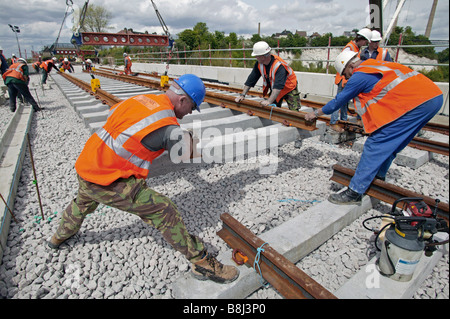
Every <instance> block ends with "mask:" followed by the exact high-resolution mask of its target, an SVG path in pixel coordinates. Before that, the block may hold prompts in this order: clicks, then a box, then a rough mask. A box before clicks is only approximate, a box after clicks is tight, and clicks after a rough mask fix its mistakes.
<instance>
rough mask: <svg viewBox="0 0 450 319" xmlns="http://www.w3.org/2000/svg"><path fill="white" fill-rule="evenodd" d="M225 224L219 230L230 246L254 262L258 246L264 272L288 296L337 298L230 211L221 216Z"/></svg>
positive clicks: (291, 297) (249, 261)
mask: <svg viewBox="0 0 450 319" xmlns="http://www.w3.org/2000/svg"><path fill="white" fill-rule="evenodd" d="M220 219H221V220H222V221H223V228H222V229H221V230H219V231H218V232H217V234H218V236H219V237H220V238H222V239H223V240H224V241H225V242H226V243H227V244H228V245H229V246H230V247H231V248H233V249H239V250H240V251H241V252H243V253H244V254H245V255H246V256H247V257H248V261H247V262H246V264H247V265H249V266H253V263H254V261H255V258H256V254H257V250H258V248H261V246H262V249H263V250H264V251H261V252H260V255H259V267H260V268H259V269H260V270H261V275H262V276H263V277H264V278H265V279H266V280H267V281H268V282H269V283H270V284H271V285H272V286H273V287H274V288H275V289H276V290H277V291H278V292H279V293H280V294H281V295H282V296H283V297H285V298H286V299H337V298H336V296H334V295H333V294H332V293H331V292H329V291H328V290H327V289H325V288H324V287H323V286H321V285H320V284H319V283H317V282H316V281H315V280H314V279H312V278H311V277H309V276H308V275H307V274H306V273H305V272H303V271H302V270H301V269H300V268H298V267H297V266H295V265H294V264H293V263H292V262H290V261H289V260H287V259H286V258H285V257H284V256H283V255H281V254H279V253H278V252H277V251H275V250H274V249H273V248H272V247H271V246H270V245H269V244H267V243H265V242H264V241H263V240H261V239H260V238H258V237H257V236H255V235H254V234H253V233H252V232H251V231H250V230H248V229H247V228H246V227H245V226H243V225H242V224H241V223H239V222H238V221H237V220H236V219H235V218H233V217H232V216H231V215H230V214H227V213H224V214H222V215H221V216H220Z"/></svg>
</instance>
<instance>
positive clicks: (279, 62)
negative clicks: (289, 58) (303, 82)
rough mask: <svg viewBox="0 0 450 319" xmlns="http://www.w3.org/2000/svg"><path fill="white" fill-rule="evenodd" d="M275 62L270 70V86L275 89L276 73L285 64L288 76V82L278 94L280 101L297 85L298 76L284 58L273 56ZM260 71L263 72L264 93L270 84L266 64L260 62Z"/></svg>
mask: <svg viewBox="0 0 450 319" xmlns="http://www.w3.org/2000/svg"><path fill="white" fill-rule="evenodd" d="M273 57H274V59H275V60H274V62H273V63H272V66H271V67H270V70H269V80H270V87H271V88H272V89H273V86H274V84H275V74H276V73H277V70H278V68H279V67H280V66H283V67H284V68H285V69H286V71H287V77H286V84H285V86H284V88H283V89H282V90H281V92H280V93H279V94H278V96H277V99H276V101H277V102H279V101H280V99H281V98H282V97H283V96H284V95H285V94H286V93H288V92H290V91H292V90H293V89H295V88H296V87H297V76H296V75H295V73H294V70H293V69H292V68H291V67H290V66H289V64H287V63H286V62H285V61H284V60H283V59H281V58H280V57H278V56H273ZM258 68H259V72H261V75H262V78H263V91H264V93H265V92H267V90H268V84H267V80H266V68H265V67H264V64H262V63H259V64H258Z"/></svg>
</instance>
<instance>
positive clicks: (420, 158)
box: [352, 136, 432, 169]
mask: <svg viewBox="0 0 450 319" xmlns="http://www.w3.org/2000/svg"><path fill="white" fill-rule="evenodd" d="M366 139H367V137H366V136H363V137H360V138H358V139H356V140H355V142H354V143H353V147H352V149H353V150H354V151H355V152H360V153H362V151H363V149H364V143H365V142H366ZM431 154H432V153H431V152H428V151H422V150H419V149H415V148H412V147H409V146H407V147H405V148H404V149H403V150H402V151H401V152H399V153H398V154H397V156H396V158H395V159H394V163H395V164H397V165H400V166H405V167H410V168H412V169H416V168H419V167H420V166H422V165H423V164H425V163H427V162H428V161H429V160H430V158H432V155H431Z"/></svg>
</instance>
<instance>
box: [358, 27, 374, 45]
mask: <svg viewBox="0 0 450 319" xmlns="http://www.w3.org/2000/svg"><path fill="white" fill-rule="evenodd" d="M356 34H357V35H360V36H362V37H364V38H366V39H367V40H369V42H370V40H371V39H372V31H371V30H370V29H368V28H363V29H361V30H359V31H358V32H356Z"/></svg>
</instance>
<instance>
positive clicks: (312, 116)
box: [305, 111, 317, 121]
mask: <svg viewBox="0 0 450 319" xmlns="http://www.w3.org/2000/svg"><path fill="white" fill-rule="evenodd" d="M316 118H317V116H316V114H315V113H314V111H312V112H308V113H306V114H305V120H307V121H314V120H315V119H316Z"/></svg>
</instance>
